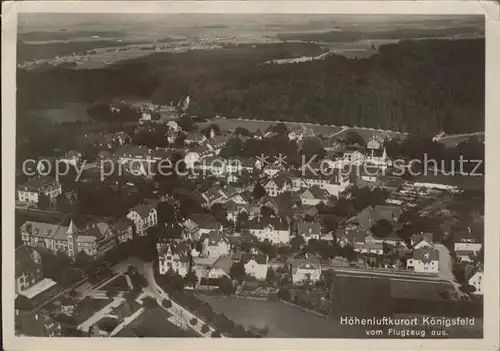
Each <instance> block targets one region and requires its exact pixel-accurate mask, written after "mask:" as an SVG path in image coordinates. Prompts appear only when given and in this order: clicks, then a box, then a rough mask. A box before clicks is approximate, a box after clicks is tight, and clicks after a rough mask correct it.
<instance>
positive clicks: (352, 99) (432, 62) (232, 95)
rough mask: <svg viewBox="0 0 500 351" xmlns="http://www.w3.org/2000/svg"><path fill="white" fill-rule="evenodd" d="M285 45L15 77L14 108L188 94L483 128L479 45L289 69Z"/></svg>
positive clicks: (229, 111)
mask: <svg viewBox="0 0 500 351" xmlns="http://www.w3.org/2000/svg"><path fill="white" fill-rule="evenodd" d="M296 56H297V49H296V48H292V49H290V47H288V46H286V45H270V46H267V45H257V46H252V45H244V46H235V47H230V48H224V49H220V50H205V51H190V52H187V53H183V54H166V53H159V54H154V55H151V56H149V57H145V58H141V59H137V60H133V61H130V62H126V63H121V64H117V65H115V66H113V67H110V68H107V69H98V70H92V71H74V70H61V69H59V70H50V71H37V72H27V71H20V72H19V74H18V106H19V107H21V108H22V109H29V108H46V107H52V106H58V105H60V104H62V103H64V102H67V101H81V102H93V101H95V100H99V99H106V98H113V97H115V96H124V95H125V96H127V95H131V96H137V97H140V98H148V99H151V100H153V101H154V102H156V103H164V104H168V103H170V102H171V101H173V100H175V101H177V100H179V99H181V98H182V97H183V96H186V95H188V94H189V95H190V96H191V105H190V108H189V111H188V112H189V113H190V114H192V115H197V116H202V117H205V116H207V117H212V116H214V115H221V116H226V117H236V118H237V117H242V118H250V119H264V120H286V121H308V122H317V123H322V124H335V125H351V126H352V125H358V126H365V127H374V128H384V129H392V130H400V131H403V132H413V133H419V134H427V135H429V134H435V133H436V132H438V131H440V130H441V129H443V130H444V131H446V132H448V133H455V132H471V131H482V130H484V120H485V117H484V89H485V88H484V70H485V63H484V61H485V42H484V39H467V40H419V41H403V42H400V43H398V44H388V45H383V46H381V47H380V49H379V53H378V54H376V55H373V56H371V57H368V58H363V59H347V58H345V57H343V56H339V55H331V56H329V57H328V58H326V59H324V60H317V61H310V62H305V63H294V64H281V65H278V64H262V63H263V62H265V61H267V60H270V59H274V58H277V57H279V58H282V57H296Z"/></svg>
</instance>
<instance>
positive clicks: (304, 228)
mask: <svg viewBox="0 0 500 351" xmlns="http://www.w3.org/2000/svg"><path fill="white" fill-rule="evenodd" d="M297 234H298V235H301V236H302V237H303V238H304V240H305V241H306V242H308V241H309V240H311V239H316V240H319V239H320V237H321V223H319V222H304V221H301V222H299V223H297Z"/></svg>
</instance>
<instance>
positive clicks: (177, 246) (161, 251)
mask: <svg viewBox="0 0 500 351" xmlns="http://www.w3.org/2000/svg"><path fill="white" fill-rule="evenodd" d="M157 251H158V268H159V272H160V274H167V273H168V272H169V271H171V272H175V273H178V274H179V275H180V276H181V277H185V276H186V275H187V273H188V272H189V264H190V258H189V255H190V252H191V246H190V245H189V244H188V243H187V242H179V243H175V242H170V243H158V244H157Z"/></svg>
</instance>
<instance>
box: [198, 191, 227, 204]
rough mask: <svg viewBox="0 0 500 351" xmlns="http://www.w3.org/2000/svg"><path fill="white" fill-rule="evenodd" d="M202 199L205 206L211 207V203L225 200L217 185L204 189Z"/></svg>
mask: <svg viewBox="0 0 500 351" xmlns="http://www.w3.org/2000/svg"><path fill="white" fill-rule="evenodd" d="M201 196H203V199H204V200H205V206H207V207H212V205H213V204H216V203H223V202H225V201H224V200H225V197H224V194H223V193H222V192H221V189H220V187H219V186H213V187H212V188H210V189H208V190H207V191H205V192H204V193H203V194H201Z"/></svg>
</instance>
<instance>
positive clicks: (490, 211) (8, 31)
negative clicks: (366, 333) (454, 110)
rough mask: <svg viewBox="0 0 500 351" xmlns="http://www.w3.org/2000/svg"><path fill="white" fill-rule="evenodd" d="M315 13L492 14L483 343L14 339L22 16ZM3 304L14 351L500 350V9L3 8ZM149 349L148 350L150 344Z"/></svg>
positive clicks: (98, 4)
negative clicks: (19, 22) (18, 44)
mask: <svg viewBox="0 0 500 351" xmlns="http://www.w3.org/2000/svg"><path fill="white" fill-rule="evenodd" d="M28 12H30V13H33V12H34V13H110V14H111V13H171V14H174V13H179V14H183V13H203V14H210V13H213V14H216V13H217V14H243V13H253V14H259V13H262V14H264V13H266V14H273V13H274V14H276V13H290V14H292V13H293V14H297V13H307V14H327V13H328V14H335V13H338V14H387V15H388V14H427V15H438V14H442V15H446V14H449V15H468V14H471V15H473V14H476V15H484V16H485V32H486V72H485V74H486V124H485V125H486V130H485V134H486V162H487V164H488V166H487V172H486V176H485V204H486V205H485V207H486V208H485V216H486V221H485V262H486V264H485V268H484V273H485V279H484V280H485V282H486V286H485V288H484V338H483V339H447V340H434V339H432V340H430V339H418V340H416V339H401V340H393V339H383V340H377V339H333V338H332V339H201V338H200V339H199V338H158V339H144V338H137V339H132V338H30V337H22V338H20V337H15V336H14V298H13V296H14V284H12V283H13V282H14V233H15V228H14V222H15V221H14V218H15V215H14V209H15V200H14V199H15V197H14V192H15V182H14V170H15V159H14V157H13V155H14V152H13V151H12V150H14V149H15V135H16V134H15V132H16V129H15V128H16V126H15V120H16V107H15V106H16V104H15V101H16V40H17V15H18V14H19V13H28ZM2 17H3V18H2V87H3V89H2V169H3V170H4V171H3V173H2V217H3V218H2V233H3V235H2V261H3V262H2V279H3V284H2V304H3V309H2V312H3V319H2V320H3V337H4V338H3V342H4V348H5V349H6V350H8V351H10V350H22V351H27V350H47V351H49V350H50V351H52V350H61V351H62V350H69V349H71V350H73V351H77V350H85V351H86V350H88V349H91V348H98V349H101V350H109V349H119V350H121V351H124V350H137V349H148V351H149V350H178V349H183V350H218V351H221V350H254V349H258V350H334V349H345V350H358V349H364V350H367V349H383V350H400V349H405V350H412V349H415V350H421V349H431V350H432V349H436V350H437V349H439V350H457V349H460V350H498V349H499V348H500V344H499V329H500V326H499V311H500V307H499V277H500V273H499V255H498V254H499V248H500V241H499V234H500V226H499V218H500V213H499V212H500V196H499V195H500V194H499V187H500V185H499V183H498V179H500V174H499V161H498V154H496V152H498V150H500V138H499V137H498V136H497V135H495V132H497V131H500V120H499V116H500V106H499V105H498V96H499V91H500V89H499V82H500V21H499V18H500V8H499V5H498V3H495V2H492V1H488V2H486V1H454V0H450V1H432V0H426V1H376V0H375V1H22V2H3V3H2ZM145 343H146V344H145Z"/></svg>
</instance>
